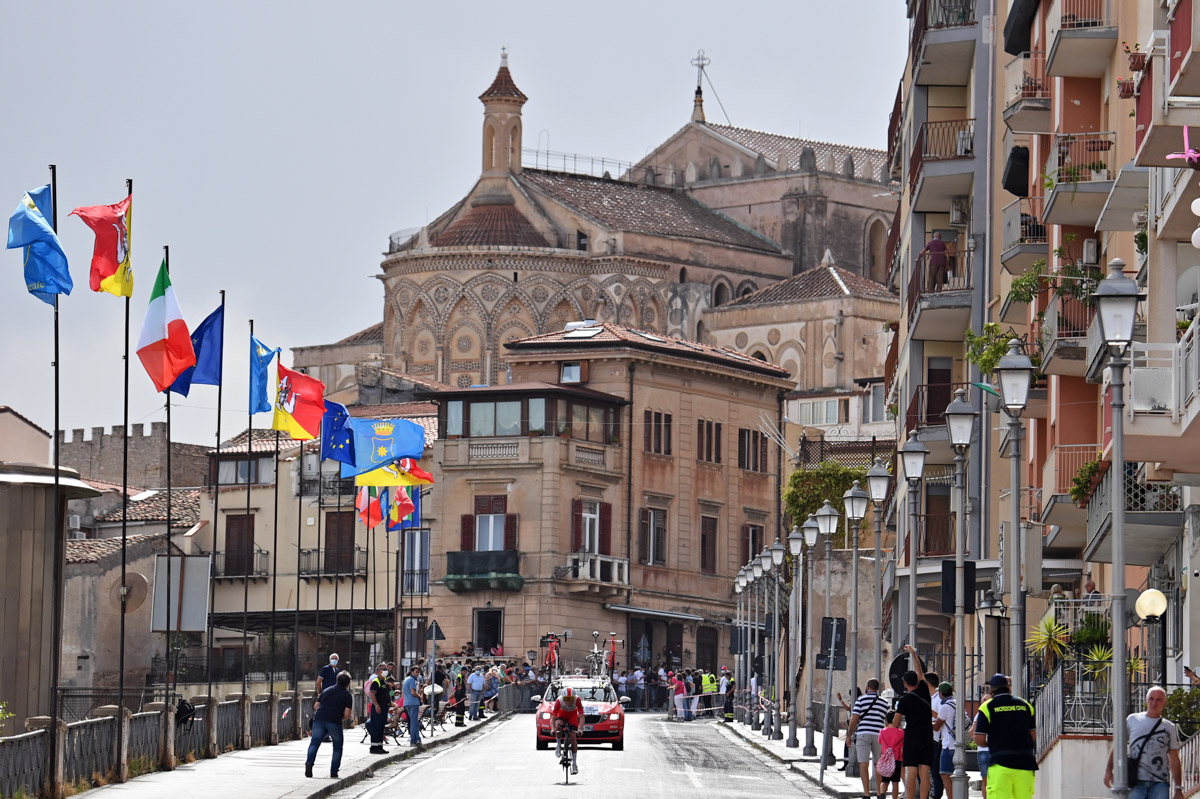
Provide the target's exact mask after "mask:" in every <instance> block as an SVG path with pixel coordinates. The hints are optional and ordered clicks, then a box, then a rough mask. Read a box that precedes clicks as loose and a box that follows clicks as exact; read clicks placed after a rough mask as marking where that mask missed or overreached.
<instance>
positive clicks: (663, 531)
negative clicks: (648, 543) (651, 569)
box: [654, 510, 667, 566]
mask: <svg viewBox="0 0 1200 799" xmlns="http://www.w3.org/2000/svg"><path fill="white" fill-rule="evenodd" d="M654 554H655V561H654V563H655V565H657V566H665V565H667V512H666V511H665V510H664V511H662V527H655V528H654Z"/></svg>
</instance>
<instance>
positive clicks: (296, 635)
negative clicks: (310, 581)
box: [292, 445, 320, 721]
mask: <svg viewBox="0 0 1200 799" xmlns="http://www.w3.org/2000/svg"><path fill="white" fill-rule="evenodd" d="M303 532H304V449H303V445H301V450H300V460H298V461H296V613H295V615H294V616H293V617H292V649H293V650H294V654H295V663H293V664H292V691H293V692H294V693H293V696H294V697H295V698H294V699H293V700H292V702H293V703H294V704H293V705H292V707H294V708H295V709H296V711H297V712H302V711H303V705H302V704H301V703H300V566H301V563H300V558H301V556H302V555H303V554H304V549H303V543H302V541H301V539H300V536H301V535H302V534H303ZM317 554H318V556H319V555H320V553H317ZM300 721H304V719H303V718H301V719H300Z"/></svg>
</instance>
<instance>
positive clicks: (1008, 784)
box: [975, 674, 1037, 799]
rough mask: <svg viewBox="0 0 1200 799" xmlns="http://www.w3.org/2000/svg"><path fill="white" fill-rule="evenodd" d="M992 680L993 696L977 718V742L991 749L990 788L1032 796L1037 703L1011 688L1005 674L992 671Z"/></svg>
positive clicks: (1015, 795) (1028, 798)
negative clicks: (1012, 692)
mask: <svg viewBox="0 0 1200 799" xmlns="http://www.w3.org/2000/svg"><path fill="white" fill-rule="evenodd" d="M989 683H990V684H991V686H992V698H991V700H990V701H988V702H987V703H986V704H985V705H983V707H981V708H980V709H979V718H978V719H976V722H975V743H976V744H978V745H979V746H987V747H988V749H989V750H990V751H989V754H990V756H991V764H990V765H989V766H988V790H989V792H990V793H993V794H996V795H998V796H1005V797H1012V798H1013V799H1031V797H1032V796H1033V772H1035V771H1037V757H1036V756H1035V755H1034V747H1033V744H1034V741H1035V740H1036V738H1037V725H1036V724H1035V723H1034V720H1033V706H1032V705H1030V704H1029V703H1028V702H1026V701H1025V700H1024V699H1020V698H1018V697H1015V696H1013V695H1012V694H1011V693H1010V692H1009V687H1008V678H1007V677H1005V676H1004V675H1003V674H995V675H992V679H991V680H989Z"/></svg>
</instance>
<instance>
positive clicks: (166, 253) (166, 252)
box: [163, 244, 183, 704]
mask: <svg viewBox="0 0 1200 799" xmlns="http://www.w3.org/2000/svg"><path fill="white" fill-rule="evenodd" d="M163 266H164V268H165V269H166V270H167V275H168V276H170V274H171V246H170V245H169V244H164V245H163ZM163 394H165V395H166V398H167V679H166V683H167V690H166V701H167V703H168V704H170V702H171V675H172V673H173V672H174V669H173V668H171V388H170V386H168V387H167V390H166V391H164V392H163ZM179 579H181V580H182V579H183V569H182V568H181V569H180V570H179Z"/></svg>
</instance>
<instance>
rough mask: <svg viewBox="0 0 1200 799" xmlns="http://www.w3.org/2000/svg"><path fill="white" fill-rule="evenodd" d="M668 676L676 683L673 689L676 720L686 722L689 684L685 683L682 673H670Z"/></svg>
mask: <svg viewBox="0 0 1200 799" xmlns="http://www.w3.org/2000/svg"><path fill="white" fill-rule="evenodd" d="M667 675H668V676H670V677H671V678H672V679H673V681H674V683H673V685H672V688H673V690H674V693H673V696H674V699H675V720H676V721H686V720H687V708H686V705H687V683H685V682H684V681H683V674H682V673H681V672H670V671H668V672H667Z"/></svg>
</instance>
